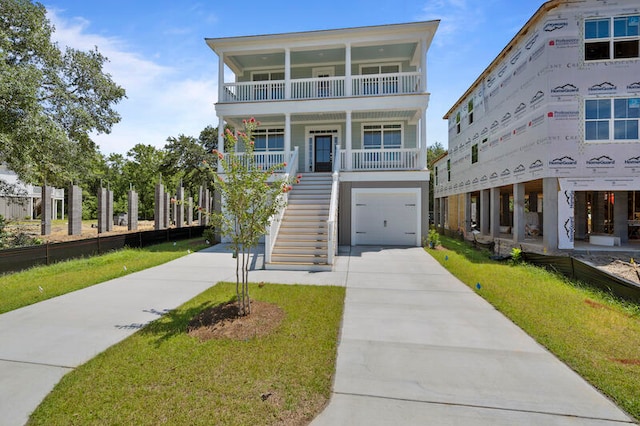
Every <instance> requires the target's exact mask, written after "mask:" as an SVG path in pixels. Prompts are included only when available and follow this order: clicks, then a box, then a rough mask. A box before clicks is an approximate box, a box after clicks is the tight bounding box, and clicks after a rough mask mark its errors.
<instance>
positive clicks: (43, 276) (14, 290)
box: [0, 238, 208, 314]
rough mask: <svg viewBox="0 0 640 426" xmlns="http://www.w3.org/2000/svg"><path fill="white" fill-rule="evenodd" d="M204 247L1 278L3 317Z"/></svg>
mask: <svg viewBox="0 0 640 426" xmlns="http://www.w3.org/2000/svg"><path fill="white" fill-rule="evenodd" d="M205 247H208V245H207V244H206V243H205V241H204V239H203V238H194V239H190V240H181V241H176V242H175V243H174V242H168V243H162V244H157V245H154V246H149V247H146V248H143V249H129V248H127V249H123V250H118V251H114V252H111V253H107V254H103V255H100V256H94V257H90V258H82V259H75V260H69V261H65V262H59V263H56V264H53V265H48V266H38V267H34V268H31V269H28V270H25V271H22V272H16V273H13V274H5V275H2V276H1V278H2V282H1V284H0V314H2V313H4V312H8V311H11V310H13V309H18V308H21V307H23V306H27V305H31V304H33V303H37V302H41V301H43V300H46V299H50V298H52V297H56V296H60V295H62V294H66V293H69V292H72V291H75V290H79V289H81V288H85V287H89V286H92V285H94V284H98V283H101V282H104V281H107V280H110V279H113V278H117V277H121V276H123V275H127V274H131V273H132V272H136V271H141V270H143V269H146V268H150V267H152V266H157V265H160V264H162V263H166V262H168V261H170V260H174V259H177V258H179V257H182V256H185V255H187V254H188V252H194V251H197V250H201V249H203V248H205Z"/></svg>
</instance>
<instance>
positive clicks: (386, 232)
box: [351, 188, 420, 246]
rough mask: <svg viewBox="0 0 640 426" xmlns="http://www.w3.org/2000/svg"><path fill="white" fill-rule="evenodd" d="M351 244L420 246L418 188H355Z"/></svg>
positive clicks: (352, 197)
mask: <svg viewBox="0 0 640 426" xmlns="http://www.w3.org/2000/svg"><path fill="white" fill-rule="evenodd" d="M351 244H352V245H354V246H355V245H402V246H419V245H420V189H418V188H400V189H378V188H355V189H353V191H352V194H351Z"/></svg>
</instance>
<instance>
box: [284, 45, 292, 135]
mask: <svg viewBox="0 0 640 426" xmlns="http://www.w3.org/2000/svg"><path fill="white" fill-rule="evenodd" d="M284 98H285V99H291V49H289V48H288V47H287V48H286V49H284ZM285 137H286V134H285Z"/></svg>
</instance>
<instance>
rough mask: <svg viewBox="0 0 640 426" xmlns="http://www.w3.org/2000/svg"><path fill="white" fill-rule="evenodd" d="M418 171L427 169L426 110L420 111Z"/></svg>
mask: <svg viewBox="0 0 640 426" xmlns="http://www.w3.org/2000/svg"><path fill="white" fill-rule="evenodd" d="M418 168H419V169H425V170H426V169H427V109H426V108H425V109H424V110H423V111H422V117H421V118H420V164H418Z"/></svg>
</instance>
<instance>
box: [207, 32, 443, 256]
mask: <svg viewBox="0 0 640 426" xmlns="http://www.w3.org/2000/svg"><path fill="white" fill-rule="evenodd" d="M437 27H438V21H428V22H414V23H407V24H397V25H381V26H369V27H359V28H346V29H334V30H323V31H310V32H296V33H287V34H270V35H258V36H246V37H229V38H209V39H206V42H207V44H208V45H209V47H210V48H211V49H212V50H213V51H214V52H215V53H216V54H217V55H218V64H219V65H218V89H219V90H218V103H217V104H216V114H217V116H218V119H219V126H218V129H219V131H220V144H219V146H220V147H222V146H223V135H222V131H223V128H224V124H225V123H227V124H230V125H232V126H234V127H236V128H239V127H241V123H242V120H243V119H246V118H249V117H255V119H256V120H258V121H259V122H260V123H261V126H260V128H259V129H258V132H257V133H256V134H255V147H256V151H257V152H256V153H255V155H256V159H257V161H258V162H259V163H260V164H264V165H267V166H268V165H272V164H276V163H281V162H287V163H288V170H287V171H285V172H286V173H299V172H302V173H304V174H303V178H302V181H301V183H300V185H296V186H295V187H294V189H293V191H291V193H290V194H289V201H288V207H287V208H286V210H285V211H284V212H283V213H282V220H279V219H276V222H278V223H274V224H273V226H271V227H270V230H269V232H268V233H267V238H266V243H265V244H266V252H267V253H266V255H265V256H266V259H267V263H268V266H269V265H271V266H274V267H285V266H287V265H289V266H291V265H293V266H292V267H294V268H295V267H296V265H297V266H298V267H299V268H300V269H303V268H304V269H308V268H316V269H317V268H321V267H330V265H331V264H332V263H333V256H334V254H335V248H336V246H337V244H340V245H409V246H418V245H420V244H421V241H422V236H424V235H426V233H427V231H428V229H427V220H428V211H429V205H428V204H429V201H428V200H429V197H428V180H429V171H428V170H427V168H426V151H427V136H426V134H427V126H426V111H427V106H428V103H429V92H428V91H427V51H428V49H429V46H430V44H431V41H432V39H433V36H434V33H435V31H436V29H437ZM228 80H231V81H228ZM276 234H277V235H276Z"/></svg>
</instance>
